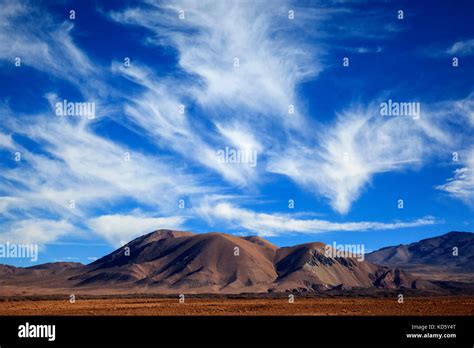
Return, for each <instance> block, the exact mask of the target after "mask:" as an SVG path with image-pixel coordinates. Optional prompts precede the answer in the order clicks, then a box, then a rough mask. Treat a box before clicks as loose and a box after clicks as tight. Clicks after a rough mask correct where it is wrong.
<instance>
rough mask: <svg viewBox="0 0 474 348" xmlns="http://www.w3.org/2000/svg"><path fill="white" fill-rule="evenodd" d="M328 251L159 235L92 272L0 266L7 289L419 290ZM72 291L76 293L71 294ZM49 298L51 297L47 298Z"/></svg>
mask: <svg viewBox="0 0 474 348" xmlns="http://www.w3.org/2000/svg"><path fill="white" fill-rule="evenodd" d="M325 248H326V245H325V244H323V243H306V244H302V245H297V246H294V247H285V248H278V247H277V246H275V245H273V244H271V243H269V242H268V241H266V240H264V239H262V238H260V237H256V236H250V237H238V236H234V235H229V234H225V233H217V232H214V233H204V234H194V233H191V232H181V231H171V230H158V231H155V232H152V233H149V234H147V235H144V236H141V237H139V238H137V239H135V240H133V241H131V242H129V243H128V244H126V245H124V246H123V247H121V248H119V249H117V250H115V251H114V252H112V253H110V254H109V255H106V256H104V257H102V258H101V259H99V260H97V261H95V262H93V263H91V264H89V265H82V264H78V263H64V262H61V263H51V264H43V265H38V266H34V267H28V268H17V267H12V266H0V285H1V286H0V288H2V289H3V290H4V291H7V292H8V291H10V292H15V291H16V290H17V289H18V287H20V286H22V287H25V286H26V287H30V288H32V289H33V288H34V289H35V291H36V292H38V288H39V289H49V290H51V289H55V290H57V291H60V290H61V291H76V292H81V293H87V292H91V293H98V292H101V293H107V292H111V291H112V292H116V291H128V292H156V293H181V292H186V293H244V292H246V293H266V292H281V291H320V290H327V289H333V288H400V287H411V286H412V284H413V282H414V279H413V277H411V276H410V275H409V274H406V273H405V272H404V271H402V270H400V269H398V268H390V267H384V266H377V265H374V264H372V263H369V262H367V261H358V259H357V255H349V257H331V256H328V255H327V254H326V252H325ZM71 289H72V290H71ZM45 291H46V290H45Z"/></svg>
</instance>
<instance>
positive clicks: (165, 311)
mask: <svg viewBox="0 0 474 348" xmlns="http://www.w3.org/2000/svg"><path fill="white" fill-rule="evenodd" d="M0 315H8V316H9V315H28V316H30V315H33V316H34V315H67V316H69V315H91V316H92V315H113V316H115V315H117V316H122V315H138V316H140V315H152V316H156V315H158V316H160V315H163V316H193V315H239V316H246V315H252V316H254V315H257V316H258V315H262V316H272V315H276V316H279V315H280V316H282V315H285V316H286V315H305V316H307V315H318V316H321V315H322V316H324V315H364V316H372V315H373V316H377V315H423V316H424V315H474V296H449V297H447V296H446V297H444V296H439V297H438V296H436V297H409V296H408V297H405V298H404V302H403V303H398V300H397V298H396V297H390V298H371V297H360V298H337V297H335V298H316V297H311V298H298V297H295V301H294V303H289V302H288V299H287V298H186V299H185V303H179V300H178V298H177V297H175V298H111V299H103V298H97V299H83V300H81V299H77V300H76V302H75V303H70V302H69V299H68V298H64V299H61V300H59V299H47V300H46V299H37V300H31V299H30V300H25V299H21V300H20V299H17V300H14V299H3V300H2V301H0Z"/></svg>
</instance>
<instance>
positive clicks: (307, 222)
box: [198, 202, 438, 237]
mask: <svg viewBox="0 0 474 348" xmlns="http://www.w3.org/2000/svg"><path fill="white" fill-rule="evenodd" d="M198 213H199V214H201V215H202V217H203V218H205V219H207V220H208V221H209V222H210V223H213V224H215V223H216V222H217V223H224V224H226V225H228V226H229V227H231V228H235V229H244V230H246V231H250V232H253V233H256V234H257V235H260V236H266V237H274V236H278V235H281V234H286V233H303V234H317V233H325V232H334V231H346V232H360V231H371V230H376V231H382V230H394V229H400V228H411V227H419V226H427V225H433V224H436V223H438V221H437V220H436V219H434V218H433V217H424V218H421V219H416V220H413V221H406V222H400V221H397V222H373V221H359V222H331V221H327V220H321V219H301V218H297V217H296V216H294V215H292V214H277V213H275V214H267V213H257V212H254V211H252V210H249V209H244V208H240V207H238V206H235V205H234V204H232V203H228V202H220V203H214V204H213V203H208V202H206V203H204V204H203V205H201V206H200V207H199V208H198Z"/></svg>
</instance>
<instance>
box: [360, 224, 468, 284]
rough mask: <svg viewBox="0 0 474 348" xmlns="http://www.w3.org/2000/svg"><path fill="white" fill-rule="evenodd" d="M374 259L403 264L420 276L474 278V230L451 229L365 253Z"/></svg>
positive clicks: (375, 260)
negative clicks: (450, 230)
mask: <svg viewBox="0 0 474 348" xmlns="http://www.w3.org/2000/svg"><path fill="white" fill-rule="evenodd" d="M365 259H366V260H367V261H369V262H371V263H374V264H378V265H383V266H387V267H401V268H403V269H405V270H407V271H410V272H411V273H412V274H414V275H416V276H417V277H420V278H425V279H426V278H429V279H439V280H448V279H450V280H463V281H466V280H467V281H472V280H474V276H473V274H474V233H470V232H449V233H446V234H444V235H441V236H438V237H433V238H427V239H423V240H420V241H419V242H415V243H411V244H407V245H406V244H400V245H397V246H390V247H385V248H382V249H379V250H377V251H374V252H372V253H369V254H367V255H366V257H365Z"/></svg>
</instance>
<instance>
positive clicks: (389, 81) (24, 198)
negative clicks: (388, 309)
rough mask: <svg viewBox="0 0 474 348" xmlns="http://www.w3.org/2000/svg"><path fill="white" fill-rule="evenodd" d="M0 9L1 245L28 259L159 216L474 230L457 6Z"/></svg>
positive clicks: (172, 222)
mask: <svg viewBox="0 0 474 348" xmlns="http://www.w3.org/2000/svg"><path fill="white" fill-rule="evenodd" d="M0 5H1V8H2V11H1V12H0V23H2V24H1V26H0V47H1V49H0V65H1V69H0V96H1V98H0V119H1V123H0V243H6V242H10V243H19V244H38V245H39V246H40V254H39V259H38V263H43V262H50V261H60V260H62V261H79V262H83V263H88V262H91V261H92V260H94V258H96V257H101V256H103V255H104V254H106V253H108V252H110V251H112V250H113V249H114V248H116V247H118V246H120V245H121V244H122V243H124V242H128V241H129V240H131V239H133V238H135V237H137V236H139V235H142V234H144V233H148V232H151V231H153V230H156V229H159V228H173V229H183V230H190V231H195V232H208V231H221V232H227V233H234V234H238V235H249V234H257V235H261V236H263V237H265V238H267V239H269V240H270V241H272V242H274V243H275V244H277V245H281V246H284V245H293V244H298V243H304V242H308V241H323V242H326V243H330V244H332V243H333V242H334V241H335V242H337V243H358V244H364V245H365V249H366V251H368V250H374V249H377V248H380V247H383V246H386V245H395V244H399V243H409V242H413V241H417V240H419V239H422V238H427V237H430V236H436V235H440V234H443V233H446V232H448V231H451V230H460V231H473V230H474V221H473V215H474V214H473V212H474V179H473V174H472V173H473V171H474V27H473V25H472V23H473V21H474V18H473V17H474V15H473V13H474V4H473V3H472V1H456V2H448V1H417V2H413V1H393V2H389V1H378V2H377V1H375V2H374V1H371V2H370V3H369V2H365V1H352V2H351V1H340V0H339V1H332V2H331V1H299V2H295V1H283V0H282V1H271V2H270V1H266V2H264V1H248V2H244V1H218V0H214V1H163V2H160V1H157V2H154V1H145V2H135V1H124V2H122V3H118V2H114V4H110V3H106V2H99V1H80V2H79V1H61V2H52V1H51V2H48V1H35V2H33V1H31V2H27V1H1V2H0ZM71 10H72V11H74V16H72V17H74V18H71V12H70V11H71ZM399 11H403V13H401V12H399ZM293 15H294V16H293ZM402 16H403V18H401V17H402ZM290 17H291V18H290ZM17 58H19V60H18V59H17ZM127 58H128V59H129V62H130V64H128V60H127ZM345 58H348V64H343V63H344V59H345ZM453 59H454V60H456V63H454V61H453ZM346 62H347V61H346ZM389 100H391V101H392V102H395V103H410V104H409V105H414V106H415V105H418V106H419V108H420V112H419V114H417V116H416V117H415V116H414V115H411V114H410V115H403V114H399V115H391V116H384V115H383V114H382V112H381V104H382V103H388V101H389ZM65 101H67V102H72V103H88V104H87V105H91V106H92V105H93V106H94V114H89V115H85V114H81V113H80V112H75V113H74V114H72V115H59V114H58V113H57V103H61V104H62V103H63V102H65ZM406 105H408V104H406ZM226 149H227V150H228V151H236V152H240V154H241V155H242V157H241V158H240V160H238V161H233V160H232V158H231V157H229V155H228V154H229V152H227V155H225V156H222V151H224V153H225V150H226ZM252 156H255V159H256V160H255V161H253V160H252V158H253V157H252ZM234 162H237V163H234ZM290 200H291V201H292V202H293V204H294V207H290V205H292V203H291V202H290ZM399 200H403V208H399V205H400V201H399ZM0 262H3V263H8V264H15V265H21V266H29V265H31V262H30V261H29V260H22V259H0Z"/></svg>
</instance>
